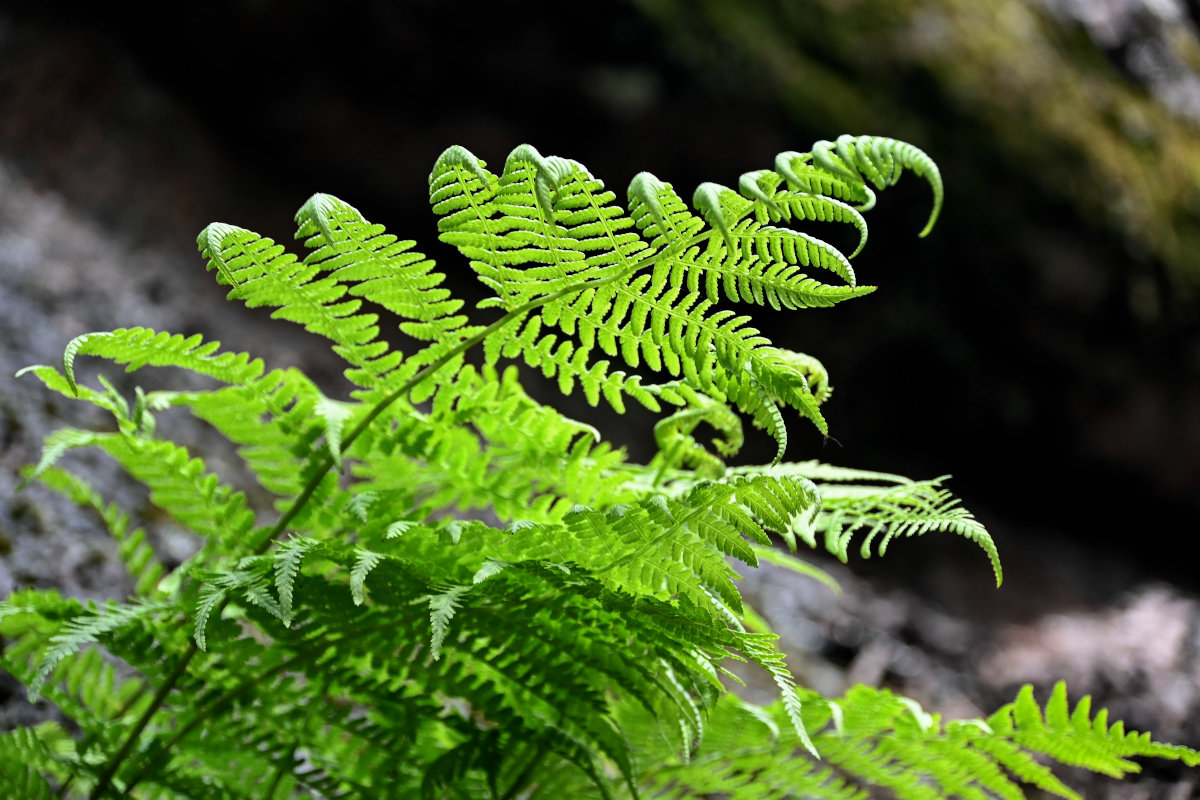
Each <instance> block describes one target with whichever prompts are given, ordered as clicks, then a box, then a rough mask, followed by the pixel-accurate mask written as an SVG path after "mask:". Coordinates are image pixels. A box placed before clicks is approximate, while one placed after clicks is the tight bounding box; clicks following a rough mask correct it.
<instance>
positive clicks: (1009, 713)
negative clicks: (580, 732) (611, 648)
mask: <svg viewBox="0 0 1200 800" xmlns="http://www.w3.org/2000/svg"><path fill="white" fill-rule="evenodd" d="M799 694H800V698H799V699H800V700H801V701H802V703H803V706H802V710H801V714H802V716H803V722H804V724H805V727H806V729H807V730H808V731H809V732H810V734H811V741H812V743H813V744H814V745H815V747H816V750H817V752H819V753H820V760H817V759H816V758H810V757H809V756H808V755H806V754H805V753H804V752H803V750H801V749H799V748H800V746H801V745H802V744H803V740H802V739H801V738H800V737H799V736H797V735H796V734H795V733H794V732H791V731H790V726H784V725H780V724H778V722H779V721H782V719H783V718H785V717H786V715H787V710H786V709H785V708H784V707H783V705H784V704H783V703H776V704H775V705H773V706H771V707H768V708H767V709H759V708H757V707H755V706H752V705H749V704H747V703H744V702H741V701H738V700H736V699H734V698H726V699H724V700H723V701H722V702H721V703H720V704H718V706H717V708H716V709H715V711H714V715H713V720H712V724H711V727H712V730H713V731H715V732H717V733H715V734H713V735H711V736H710V740H709V742H707V743H706V744H708V745H711V750H709V752H707V753H705V752H704V750H702V751H701V753H700V756H699V757H698V758H695V759H693V760H692V761H691V762H690V763H687V762H682V761H678V760H672V759H669V758H668V759H666V760H665V761H663V762H658V763H662V764H663V766H661V767H657V768H652V769H650V770H648V771H647V773H646V774H645V776H644V778H645V780H646V783H647V788H650V787H664V786H666V785H671V786H672V787H673V793H672V795H671V796H673V797H678V798H693V797H694V798H700V797H708V796H711V795H712V794H713V793H716V792H731V791H733V792H737V796H738V797H742V796H747V797H770V798H785V797H794V796H797V795H803V794H805V793H810V794H812V795H814V796H819V797H838V798H850V797H853V798H861V797H865V796H867V793H868V792H869V791H871V790H872V789H874V788H875V787H881V788H884V789H886V790H888V791H889V792H890V793H891V794H893V795H894V796H896V797H899V798H914V800H915V799H916V798H942V797H951V796H953V797H972V798H981V799H982V798H988V797H1002V798H1006V800H1022V799H1023V798H1025V797H1026V794H1025V790H1024V789H1023V788H1022V786H1021V785H1020V783H1026V784H1031V785H1033V786H1036V787H1037V788H1039V789H1042V790H1043V791H1047V792H1049V793H1051V794H1054V795H1056V796H1059V797H1063V798H1068V800H1081V799H1080V798H1079V795H1078V794H1077V793H1076V792H1074V791H1073V790H1072V789H1070V788H1069V787H1068V786H1066V784H1064V783H1063V782H1062V781H1061V780H1060V779H1059V778H1058V777H1057V776H1055V775H1054V773H1053V772H1052V771H1051V769H1050V768H1049V767H1047V766H1046V765H1045V764H1043V763H1039V762H1038V761H1036V760H1035V759H1034V756H1039V755H1040V756H1049V757H1050V758H1052V759H1054V760H1056V761H1058V762H1059V763H1062V764H1068V765H1072V766H1080V767H1083V768H1085V769H1090V770H1092V771H1097V772H1102V773H1105V774H1111V775H1114V776H1117V777H1119V776H1121V775H1125V774H1128V773H1130V772H1136V771H1138V770H1139V769H1140V767H1139V765H1138V764H1137V763H1135V762H1132V761H1130V760H1128V759H1129V758H1130V757H1143V756H1148V757H1157V758H1166V759H1172V760H1178V761H1181V762H1183V763H1184V764H1187V765H1189V766H1190V765H1194V764H1196V763H1200V752H1197V751H1195V750H1190V749H1188V748H1185V747H1177V746H1171V745H1163V744H1159V743H1157V742H1153V741H1151V740H1150V738H1149V737H1148V736H1146V735H1144V734H1129V733H1126V732H1125V731H1124V729H1123V727H1122V726H1121V725H1120V723H1117V724H1115V725H1113V726H1111V727H1109V726H1108V725H1107V721H1106V718H1105V715H1104V713H1103V712H1101V714H1099V715H1097V716H1096V718H1095V719H1092V718H1091V717H1090V707H1089V705H1088V703H1087V701H1086V699H1085V700H1084V701H1081V702H1080V704H1079V705H1078V706H1077V707H1076V710H1075V711H1074V712H1073V713H1071V714H1068V709H1067V703H1066V689H1065V687H1064V686H1063V684H1061V683H1060V684H1058V685H1057V686H1056V687H1055V689H1054V692H1053V694H1052V696H1051V700H1050V703H1049V704H1047V707H1046V709H1045V717H1043V712H1042V710H1041V709H1040V708H1039V707H1038V705H1037V703H1036V702H1035V701H1034V700H1033V695H1032V690H1031V688H1030V687H1025V688H1024V689H1022V690H1021V692H1020V693H1019V694H1018V697H1017V700H1016V701H1015V702H1014V703H1012V704H1010V705H1008V706H1005V707H1004V708H1003V709H1001V710H1000V711H998V712H997V713H996V714H995V715H993V716H992V717H990V718H989V719H988V720H987V721H986V722H985V721H983V720H963V721H954V722H947V723H943V722H942V721H941V719H940V718H939V717H938V716H937V715H932V714H929V713H927V712H925V711H924V710H922V709H921V708H920V707H919V706H918V705H917V704H916V703H915V702H913V701H912V700H909V699H907V698H903V697H898V696H896V695H894V694H892V693H891V692H888V691H886V690H882V689H872V688H869V687H866V686H856V687H854V688H853V689H851V690H850V691H849V692H848V693H847V694H846V695H845V696H844V697H842V698H840V699H837V700H828V699H825V698H823V697H821V696H820V695H817V694H815V693H813V692H808V691H801V692H799ZM627 713H630V712H627ZM630 716H631V717H632V718H633V720H634V721H635V722H636V716H634V715H632V714H631V713H630ZM722 731H723V732H725V735H726V736H729V737H730V738H728V739H724V738H718V737H719V736H720V732H722ZM714 739H715V741H714ZM638 741H640V742H641V743H642V746H643V747H649V746H652V745H653V743H654V739H653V737H647V738H639V739H638ZM661 755H665V753H663V754H661ZM661 755H660V756H659V757H661ZM647 761H654V762H657V761H658V759H657V758H651V759H647ZM747 775H752V776H753V778H754V780H753V782H752V783H751V782H749V781H747V780H746V779H745V776H747ZM1019 782H1020V783H1019ZM743 793H744V794H743Z"/></svg>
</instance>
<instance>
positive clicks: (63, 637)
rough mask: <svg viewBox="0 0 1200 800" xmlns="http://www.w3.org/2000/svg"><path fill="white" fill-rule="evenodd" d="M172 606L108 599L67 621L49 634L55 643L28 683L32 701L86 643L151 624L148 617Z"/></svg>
mask: <svg viewBox="0 0 1200 800" xmlns="http://www.w3.org/2000/svg"><path fill="white" fill-rule="evenodd" d="M170 609H171V606H170V605H168V604H164V603H140V602H135V603H124V604H118V603H113V602H109V603H106V604H105V605H103V606H98V607H97V606H92V607H90V608H89V609H88V610H87V611H85V612H84V613H82V614H80V615H79V616H76V617H75V618H73V619H71V620H69V621H67V623H66V624H65V625H63V626H62V628H61V630H60V631H59V632H58V633H56V634H54V635H53V636H51V637H50V643H51V644H52V645H53V646H52V647H50V648H49V649H48V650H47V651H46V652H45V653H43V654H42V657H41V663H40V665H39V666H38V671H37V674H36V675H34V678H33V681H32V682H31V683H30V684H29V701H30V702H31V703H32V702H34V701H35V700H36V699H37V697H38V695H39V694H40V693H41V690H42V686H43V685H44V684H45V682H46V681H47V680H48V679H49V678H50V675H51V673H53V672H54V669H55V668H56V667H57V666H58V664H59V662H61V661H62V660H63V659H65V658H68V657H70V656H72V655H74V654H75V653H77V652H78V651H79V650H81V649H82V648H83V647H84V646H86V645H89V644H93V643H95V642H97V641H99V640H100V639H101V638H102V637H104V636H106V635H107V634H110V633H113V632H115V631H118V630H120V629H121V628H124V627H126V626H129V625H135V624H139V625H146V626H147V627H152V625H151V623H150V622H149V619H150V618H151V617H153V616H154V615H156V614H158V613H160V612H162V611H168V610H170Z"/></svg>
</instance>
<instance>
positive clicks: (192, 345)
mask: <svg viewBox="0 0 1200 800" xmlns="http://www.w3.org/2000/svg"><path fill="white" fill-rule="evenodd" d="M220 347H221V343H220V342H205V341H204V340H203V338H202V337H201V336H200V334H198V333H197V334H193V335H192V336H181V335H179V334H170V333H165V332H159V331H154V330H151V329H149V328H118V329H117V330H114V331H106V332H102V333H85V334H84V335H82V336H76V337H75V338H74V339H72V340H71V341H70V343H68V344H67V347H66V349H65V350H64V351H63V374H64V375H65V376H66V378H67V382H68V384H69V385H70V387H71V391H73V392H76V393H77V392H78V385H77V384H76V380H75V360H76V359H77V358H78V357H79V356H97V357H100V358H106V359H108V360H110V361H113V362H114V363H117V364H124V365H125V370H126V372H133V371H135V370H138V369H141V368H142V367H145V366H152V367H178V368H180V369H186V370H188V371H190V372H195V373H198V374H201V375H208V376H209V377H212V378H215V379H217V380H219V381H223V382H225V383H231V384H239V385H241V384H246V383H249V382H250V381H253V380H255V379H256V378H258V377H260V376H261V375H262V373H263V362H262V360H261V359H251V358H250V356H249V355H247V354H246V353H229V352H224V353H217V351H218V350H219V349H220ZM215 353H216V355H214V354H215Z"/></svg>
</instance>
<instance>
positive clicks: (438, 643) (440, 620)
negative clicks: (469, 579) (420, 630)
mask: <svg viewBox="0 0 1200 800" xmlns="http://www.w3.org/2000/svg"><path fill="white" fill-rule="evenodd" d="M470 590H471V587H470V586H451V587H450V588H448V589H445V590H444V591H441V592H438V593H437V594H435V595H430V596H429V598H428V599H429V625H430V628H431V629H432V633H431V634H430V637H429V657H430V658H432V659H433V660H434V661H437V660H438V659H439V658H441V655H442V643H443V642H444V641H445V640H446V631H447V630H448V629H449V627H450V620H452V619H453V618H454V614H455V612H456V611H458V606H459V603H460V602H462V596H463V595H464V594H466V593H467V592H469V591H470Z"/></svg>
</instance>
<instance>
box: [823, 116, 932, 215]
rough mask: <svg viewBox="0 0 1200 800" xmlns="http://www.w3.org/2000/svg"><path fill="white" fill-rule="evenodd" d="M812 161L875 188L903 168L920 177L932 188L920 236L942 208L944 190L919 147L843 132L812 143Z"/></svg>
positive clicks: (897, 175) (886, 183)
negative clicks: (833, 139) (831, 138)
mask: <svg viewBox="0 0 1200 800" xmlns="http://www.w3.org/2000/svg"><path fill="white" fill-rule="evenodd" d="M812 157H813V163H814V164H815V165H816V166H818V167H820V168H821V169H824V170H826V171H827V172H829V173H832V174H833V175H834V176H837V177H841V178H846V179H849V180H851V181H854V182H856V183H862V182H863V179H864V176H865V178H866V179H867V180H869V181H871V183H873V184H874V185H875V187H876V188H878V189H883V188H885V187H887V186H892V185H894V184H895V183H896V182H897V181H898V180H900V175H901V173H902V172H903V171H904V168H905V167H907V168H908V169H910V170H912V171H913V172H914V173H915V174H917V175H919V176H920V177H922V178H924V179H925V180H926V182H928V183H929V186H930V188H931V189H932V190H933V210H932V211H931V212H930V214H929V221H928V222H926V223H925V228H924V229H923V230H922V231H921V233H920V234H918V235H920V236H926V235H928V233H929V231H931V230H932V229H933V224H934V223H935V222H937V218H938V213H939V212H940V211H941V210H942V200H943V196H944V190H943V188H942V176H941V173H940V172H939V171H938V168H937V164H935V163H933V159H931V158H930V157H929V156H928V155H926V154H925V153H924V152H922V151H921V150H920V149H919V148H917V147H914V146H913V145H911V144H908V143H907V142H900V141H897V140H895V139H888V138H886V137H883V136H850V135H843V136H839V137H838V138H837V142H829V141H820V142H817V143H816V144H814V145H813V149H812Z"/></svg>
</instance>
